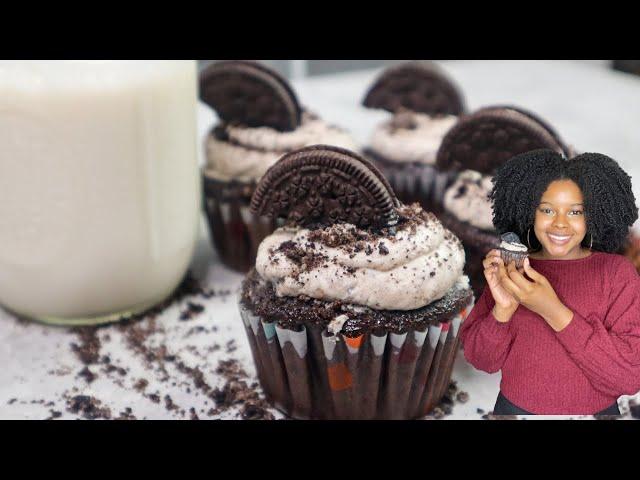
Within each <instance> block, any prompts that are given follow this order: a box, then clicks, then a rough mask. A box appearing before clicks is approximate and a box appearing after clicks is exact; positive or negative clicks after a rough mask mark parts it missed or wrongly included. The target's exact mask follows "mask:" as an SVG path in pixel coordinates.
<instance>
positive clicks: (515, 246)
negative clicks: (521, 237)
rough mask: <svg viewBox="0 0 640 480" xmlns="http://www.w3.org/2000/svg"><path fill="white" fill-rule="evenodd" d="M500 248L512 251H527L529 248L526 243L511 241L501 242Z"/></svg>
mask: <svg viewBox="0 0 640 480" xmlns="http://www.w3.org/2000/svg"><path fill="white" fill-rule="evenodd" d="M500 248H502V249H504V250H508V251H510V252H527V251H528V250H529V249H528V248H527V246H526V245H523V244H521V243H511V242H505V241H502V242H500Z"/></svg>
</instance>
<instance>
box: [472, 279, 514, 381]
mask: <svg viewBox="0 0 640 480" xmlns="http://www.w3.org/2000/svg"><path fill="white" fill-rule="evenodd" d="M494 305H495V301H494V300H493V296H492V295H491V291H490V290H489V288H488V287H487V288H485V290H484V292H483V293H482V295H481V296H480V299H479V300H478V302H477V303H476V305H475V306H474V307H473V310H471V313H470V314H469V316H468V317H467V319H466V320H465V322H464V323H463V324H462V329H461V331H460V339H461V341H462V345H463V349H464V356H465V358H466V359H467V361H468V362H469V363H470V364H471V365H473V366H474V367H476V368H477V369H479V370H483V371H485V372H488V373H494V372H497V371H499V370H500V369H501V368H502V365H503V364H504V362H505V360H506V358H507V355H508V354H509V351H510V349H511V344H512V343H513V334H512V332H511V322H507V323H501V322H499V321H498V320H497V319H496V318H495V317H494V316H493V313H492V309H493V306H494Z"/></svg>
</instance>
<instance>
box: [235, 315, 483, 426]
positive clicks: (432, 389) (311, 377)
mask: <svg viewBox="0 0 640 480" xmlns="http://www.w3.org/2000/svg"><path fill="white" fill-rule="evenodd" d="M470 309H471V305H469V306H468V307H467V308H465V309H463V310H462V311H461V312H458V313H457V314H454V315H452V318H451V320H450V321H449V322H445V323H440V324H438V325H432V326H429V328H428V329H427V330H425V331H422V332H421V331H417V330H410V331H408V332H407V333H404V334H395V333H388V334H385V335H382V336H380V335H375V334H373V333H367V334H364V335H361V336H360V337H357V338H348V337H345V336H343V335H341V334H338V335H332V334H330V333H329V332H328V331H327V330H326V328H323V327H320V326H317V325H311V326H308V327H302V329H301V330H300V331H297V332H296V331H294V330H289V329H284V328H280V327H279V326H277V325H276V323H275V322H268V321H265V319H263V318H260V317H259V316H256V315H254V314H253V313H252V312H251V311H250V310H249V309H248V308H246V307H245V306H244V305H240V314H241V316H242V320H243V322H244V325H245V330H246V332H247V336H248V338H249V345H250V346H251V352H252V355H253V359H254V363H255V366H256V370H257V374H258V378H259V380H260V383H261V385H262V387H263V389H264V391H265V394H266V397H267V399H268V400H269V401H270V402H271V403H272V404H273V405H274V406H275V407H276V408H278V409H279V410H281V411H282V412H284V413H285V414H287V415H289V416H291V417H293V418H297V419H352V420H367V419H408V418H416V417H422V416H424V415H426V414H428V413H429V412H430V411H431V410H432V409H433V407H435V406H436V405H437V404H438V402H439V401H440V400H441V398H442V396H443V395H444V394H445V393H446V390H447V388H448V386H449V381H450V378H451V372H452V370H453V363H454V361H455V357H456V352H457V350H458V348H459V340H458V333H459V331H460V326H461V324H462V322H463V321H464V319H465V318H466V316H467V314H468V312H469V311H470Z"/></svg>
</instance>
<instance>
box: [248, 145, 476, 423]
mask: <svg viewBox="0 0 640 480" xmlns="http://www.w3.org/2000/svg"><path fill="white" fill-rule="evenodd" d="M303 185H307V188H304V189H301V186H303ZM252 210H253V211H254V212H256V213H257V214H268V215H271V216H275V217H280V218H282V219H285V220H286V225H285V226H284V227H282V228H279V229H277V230H276V231H275V232H274V233H273V234H271V235H269V236H268V237H267V238H266V239H265V240H264V241H263V243H262V244H261V245H260V249H259V252H258V257H257V260H256V268H255V269H253V270H251V272H250V273H249V274H248V276H247V278H246V280H245V281H244V283H243V286H242V294H241V301H240V311H241V316H242V319H243V321H244V324H245V330H246V332H247V336H248V338H249V343H250V346H251V350H252V353H253V358H254V362H255V366H256V370H257V373H258V377H259V379H260V383H261V385H262V388H263V390H264V391H265V394H266V396H267V398H268V399H269V400H270V401H271V402H272V403H273V404H274V405H275V406H276V407H277V408H278V409H280V410H281V411H283V412H285V413H286V414H287V415H289V416H292V417H294V418H305V419H306V418H312V419H408V418H415V417H421V416H424V415H426V414H427V413H429V412H430V411H431V410H432V409H433V408H434V406H436V405H437V404H438V402H439V401H440V399H441V398H442V397H443V395H444V394H445V393H446V391H447V388H448V386H449V380H450V378H451V372H452V369H453V364H454V360H455V356H456V352H457V350H458V331H459V329H460V325H461V323H462V322H463V321H464V319H465V318H466V314H467V311H468V310H469V309H470V306H471V304H472V301H473V296H472V292H471V289H470V287H469V281H468V278H467V277H466V276H465V275H464V274H463V266H464V250H463V247H462V245H461V243H460V241H459V240H458V239H457V238H456V237H455V236H454V235H453V234H452V233H451V232H449V231H448V230H446V229H445V228H444V227H443V226H442V224H441V223H440V222H439V221H438V219H437V218H436V217H435V215H433V214H432V213H427V212H425V211H424V210H423V209H422V208H421V207H420V206H419V205H418V204H414V205H412V206H405V205H403V204H401V203H400V202H398V200H397V199H396V197H395V195H394V193H393V190H392V189H391V188H390V186H389V184H388V183H387V182H386V180H385V179H384V177H382V175H381V174H380V172H378V171H377V170H376V169H375V167H374V166H373V165H371V164H370V163H369V162H367V161H366V160H364V159H363V158H361V157H359V156H358V155H356V154H354V153H352V152H349V151H347V150H343V149H338V148H335V147H328V146H315V147H308V148H305V149H302V150H300V151H297V152H293V153H290V154H288V155H286V156H284V157H283V158H282V159H281V160H280V161H279V162H278V163H277V164H276V165H275V166H274V167H272V169H271V170H269V172H267V174H266V175H265V176H264V177H263V179H262V180H261V182H260V184H259V185H258V187H257V190H256V193H255V194H254V197H253V201H252Z"/></svg>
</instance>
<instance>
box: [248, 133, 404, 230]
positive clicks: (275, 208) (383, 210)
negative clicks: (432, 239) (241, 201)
mask: <svg viewBox="0 0 640 480" xmlns="http://www.w3.org/2000/svg"><path fill="white" fill-rule="evenodd" d="M398 206H399V202H398V200H397V199H396V196H395V194H394V193H393V190H392V189H391V186H390V185H389V183H388V182H387V180H386V179H385V178H384V177H383V176H382V174H381V173H380V172H379V171H378V169H377V168H376V167H375V166H373V165H372V164H371V163H370V162H369V161H367V160H365V159H364V158H362V157H360V156H359V155H357V154H355V153H353V152H351V151H349V150H345V149H342V148H338V147H332V146H327V145H314V146H311V147H306V148H303V149H300V150H296V151H295V152H291V153H288V154H286V155H285V156H283V157H282V158H281V159H280V160H279V161H278V162H277V163H276V164H275V165H274V166H272V167H271V168H270V169H269V170H268V171H267V173H266V174H265V175H264V177H262V179H261V181H260V182H259V183H258V186H257V188H256V191H255V193H254V195H253V198H252V199H251V211H252V212H253V213H256V214H260V215H267V216H271V217H276V218H284V219H286V220H287V221H289V222H292V223H294V224H296V225H300V226H303V227H321V226H327V225H331V224H334V223H351V224H353V225H356V226H358V227H360V228H369V229H379V228H384V227H388V226H392V225H395V224H396V223H397V221H398V214H397V210H396V209H397V207H398Z"/></svg>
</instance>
